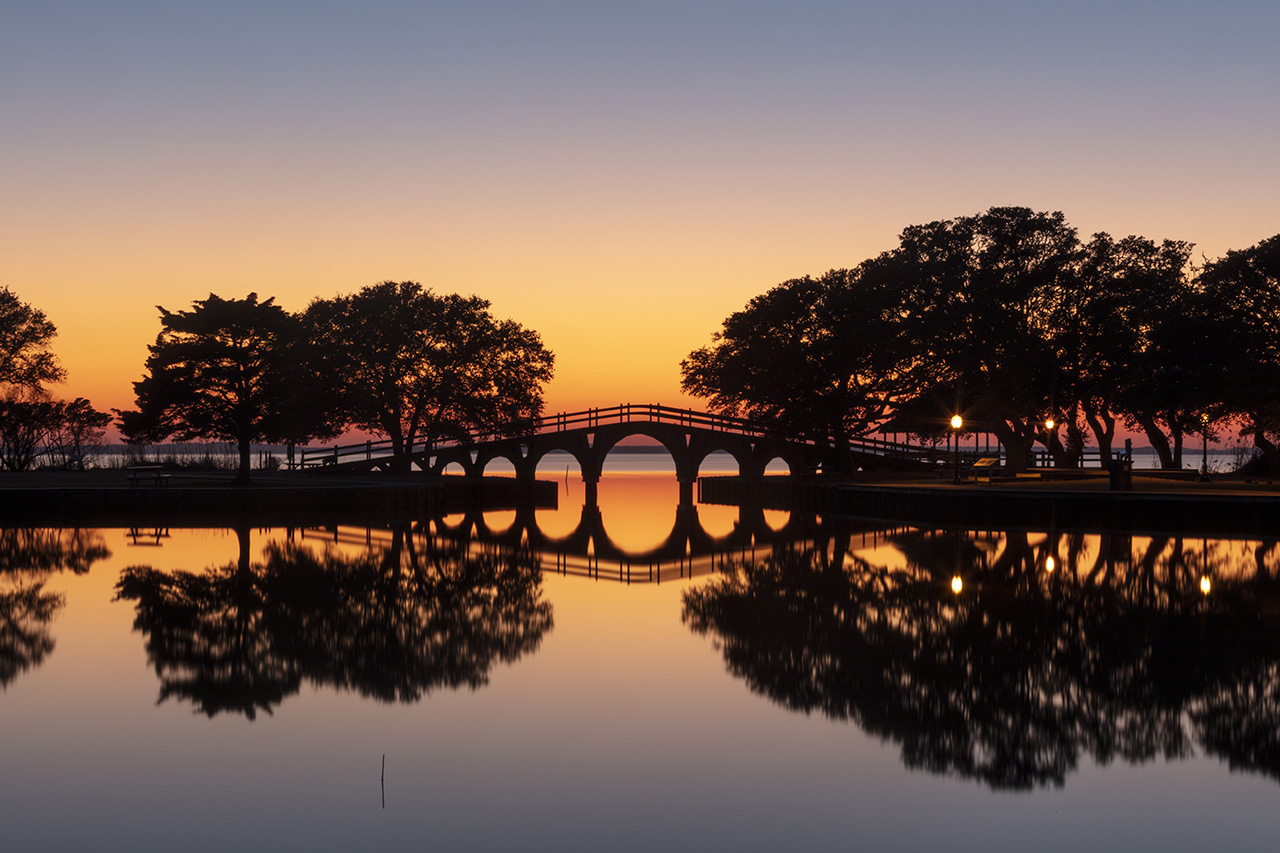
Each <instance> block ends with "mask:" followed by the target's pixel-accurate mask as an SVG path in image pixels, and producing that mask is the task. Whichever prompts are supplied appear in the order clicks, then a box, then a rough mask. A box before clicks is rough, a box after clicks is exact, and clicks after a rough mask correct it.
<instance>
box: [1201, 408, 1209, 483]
mask: <svg viewBox="0 0 1280 853" xmlns="http://www.w3.org/2000/svg"><path fill="white" fill-rule="evenodd" d="M1200 482H1202V483H1207V482H1209V415H1208V414H1203V415H1201V416H1200Z"/></svg>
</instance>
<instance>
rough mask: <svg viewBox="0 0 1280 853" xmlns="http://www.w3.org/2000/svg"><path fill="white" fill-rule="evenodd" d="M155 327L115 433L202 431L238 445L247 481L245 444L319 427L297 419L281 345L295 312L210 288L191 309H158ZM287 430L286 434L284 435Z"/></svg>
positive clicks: (181, 435) (139, 437)
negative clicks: (132, 403)
mask: <svg viewBox="0 0 1280 853" xmlns="http://www.w3.org/2000/svg"><path fill="white" fill-rule="evenodd" d="M160 323H161V327H162V328H161V331H160V334H159V335H158V336H157V337H156V342H155V343H154V344H152V345H151V347H150V352H151V354H150V355H149V356H148V357H147V362H146V368H147V371H148V373H147V375H146V376H144V377H143V378H142V379H141V380H140V381H138V382H135V383H134V385H133V388H134V393H135V394H136V395H137V405H138V409H137V410H136V411H131V412H119V413H118V414H119V416H120V427H121V432H123V433H124V435H125V436H126V438H128V439H130V440H133V441H160V440H163V439H165V438H170V437H174V438H178V439H180V440H189V439H196V438H209V439H217V440H223V441H233V442H235V443H236V445H237V447H238V450H239V470H238V474H237V476H236V480H237V481H238V482H248V480H249V465H250V460H251V457H250V443H251V442H254V441H273V440H278V439H280V438H282V437H283V438H288V439H292V440H295V441H296V440H298V439H299V437H300V436H301V435H302V434H304V433H306V432H308V429H307V427H311V428H312V429H313V430H315V431H324V430H325V428H326V427H325V425H324V424H322V423H316V424H306V425H299V424H298V423H297V419H298V415H299V412H300V411H311V410H310V409H299V408H297V407H296V406H295V405H294V403H295V402H296V398H295V397H294V394H295V393H302V392H304V391H305V389H304V388H300V387H296V386H291V385H290V383H289V381H288V379H289V377H290V376H291V375H297V366H296V365H290V363H289V348H288V344H289V342H290V341H291V340H293V339H294V337H295V336H296V335H297V334H298V333H299V324H298V320H297V318H296V317H294V316H292V315H290V314H289V313H288V312H286V311H285V310H284V309H282V308H280V307H279V306H277V305H276V304H275V300H274V299H267V300H265V301H263V302H259V301H258V295H257V294H256V293H250V294H249V295H248V297H246V298H245V299H223V298H222V297H220V296H217V295H215V294H212V293H211V294H209V298H208V299H203V300H197V301H196V302H195V303H194V307H193V309H192V310H190V311H178V312H176V313H175V312H170V311H166V310H165V309H164V308H160ZM284 433H287V435H284Z"/></svg>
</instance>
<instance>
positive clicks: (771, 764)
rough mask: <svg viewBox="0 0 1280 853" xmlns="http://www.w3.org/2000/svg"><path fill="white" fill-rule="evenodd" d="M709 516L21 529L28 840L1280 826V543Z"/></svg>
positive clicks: (15, 712) (14, 556) (427, 842)
mask: <svg viewBox="0 0 1280 853" xmlns="http://www.w3.org/2000/svg"><path fill="white" fill-rule="evenodd" d="M676 495H677V493H676V486H675V483H674V482H672V481H671V480H670V478H669V477H668V476H661V475H648V476H641V475H616V476H613V477H610V478H608V479H606V480H605V482H603V483H602V484H601V496H600V513H599V515H598V516H597V515H596V514H595V513H593V512H590V511H588V512H585V513H584V512H583V508H582V503H581V488H580V485H579V484H577V483H575V482H573V481H572V478H571V479H570V481H569V485H568V486H567V492H562V500H561V508H560V509H559V510H554V511H544V510H540V511H538V512H537V513H536V514H533V515H532V516H530V515H529V514H525V513H516V512H504V513H489V514H487V515H485V516H483V517H464V516H454V517H450V518H448V519H437V520H433V521H430V522H429V523H427V524H425V525H421V526H419V527H418V528H417V529H415V530H408V529H404V528H400V529H381V530H366V529H364V528H346V527H340V528H337V529H332V530H305V531H303V530H293V531H288V530H279V529H277V530H260V529H254V530H241V531H229V530H154V529H146V530H134V531H128V530H47V529H46V530H4V531H2V532H0V684H2V685H3V693H0V731H2V734H0V820H3V836H2V837H3V839H4V842H3V848H4V849H6V850H73V849H74V850H83V849H99V850H101V849H133V850H177V849H182V850H229V849H273V848H275V849H290V850H294V849H311V850H349V849H377V850H402V849H437V850H502V849H518V850H601V849H613V850H778V849H784V848H785V849H798V850H799V849H803V850H815V849H819V850H820V849H829V850H835V849H839V850H849V849H874V850H939V849H946V850H970V849H972V850H984V851H985V850H993V849H1036V850H1079V849H1094V850H1096V849H1103V850H1106V849H1147V848H1155V847H1157V846H1158V849H1161V850H1164V851H1169V850H1199V849H1245V848H1252V849H1273V848H1274V847H1275V846H1276V843H1277V842H1278V841H1280V822H1277V820H1276V814H1277V806H1278V805H1280V580H1278V577H1277V572H1278V571H1280V547H1277V544H1276V543H1275V542H1259V541H1220V540H1219V541H1215V540H1202V539H1199V538H1189V537H1186V536H1182V537H1177V536H1165V537H1160V536H1155V537H1153V536H1149V535H1146V536H1138V535H1127V534H1126V535H1108V536H1101V535H1093V534H1089V535H1085V534H1068V533H1059V532H1056V531H1048V530H1041V531H982V532H974V531H964V532H955V531H934V530H928V529H919V528H914V527H904V526H894V527H888V526H884V525H877V524H874V523H868V522H858V523H855V522H841V521H839V520H834V519H819V518H813V517H802V516H799V515H796V516H791V515H789V514H786V513H775V512H770V513H741V514H740V513H739V512H738V511H737V510H736V509H731V508H725V507H708V506H702V507H698V508H697V510H696V512H690V511H688V510H686V511H678V510H677V507H676ZM531 518H532V521H531ZM691 575H692V577H690V576H691ZM384 756H385V763H384Z"/></svg>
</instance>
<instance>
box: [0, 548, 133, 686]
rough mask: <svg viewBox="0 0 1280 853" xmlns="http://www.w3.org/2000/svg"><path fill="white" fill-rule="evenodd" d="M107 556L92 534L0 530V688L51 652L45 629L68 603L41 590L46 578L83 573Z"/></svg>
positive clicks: (58, 595) (54, 593)
mask: <svg viewBox="0 0 1280 853" xmlns="http://www.w3.org/2000/svg"><path fill="white" fill-rule="evenodd" d="M109 556H110V552H109V551H108V550H107V548H106V546H105V545H104V544H103V541H102V535H101V534H99V533H97V532H96V531H83V530H70V529H31V528H5V529H2V530H0V687H5V686H7V685H9V684H10V683H11V682H12V681H13V680H14V679H15V678H17V677H18V676H19V675H20V674H22V673H23V672H26V671H27V670H30V669H32V668H34V667H37V666H39V665H40V664H41V663H43V662H44V660H45V658H46V657H48V656H49V655H50V654H51V653H52V652H53V649H54V640H53V637H52V636H51V635H50V633H49V625H50V623H51V622H52V621H53V618H54V616H56V615H57V613H58V611H59V610H61V609H62V607H63V605H64V604H65V601H66V600H65V597H64V596H63V595H62V594H61V593H56V592H50V591H48V590H47V589H45V583H46V582H47V580H48V577H49V575H51V574H52V573H54V572H59V571H71V572H74V573H76V574H83V573H84V572H87V571H88V570H89V567H90V566H91V565H92V564H93V563H94V562H96V561H98V560H101V559H103V558H105V557H109Z"/></svg>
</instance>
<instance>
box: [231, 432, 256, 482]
mask: <svg viewBox="0 0 1280 853" xmlns="http://www.w3.org/2000/svg"><path fill="white" fill-rule="evenodd" d="M237 444H238V445H239V449H240V467H239V468H238V469H237V470H236V479H235V482H236V483H239V484H240V485H242V486H243V485H248V483H249V469H250V463H251V462H252V461H253V457H252V456H250V454H249V439H248V438H241V439H240V440H239V441H238V442H237Z"/></svg>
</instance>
